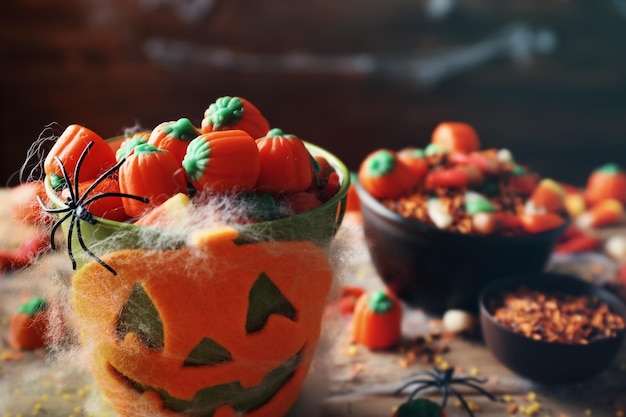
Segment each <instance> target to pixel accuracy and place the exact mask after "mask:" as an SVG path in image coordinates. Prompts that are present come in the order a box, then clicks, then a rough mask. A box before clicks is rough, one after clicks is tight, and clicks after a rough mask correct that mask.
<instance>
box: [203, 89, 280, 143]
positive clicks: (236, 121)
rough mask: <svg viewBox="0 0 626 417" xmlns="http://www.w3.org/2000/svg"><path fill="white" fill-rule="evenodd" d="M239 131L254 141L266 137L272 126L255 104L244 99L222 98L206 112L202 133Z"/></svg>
mask: <svg viewBox="0 0 626 417" xmlns="http://www.w3.org/2000/svg"><path fill="white" fill-rule="evenodd" d="M231 129H239V130H243V131H245V132H248V134H249V135H250V136H252V138H253V139H258V138H260V137H262V136H265V135H266V134H267V132H268V131H269V130H270V124H269V123H268V121H267V119H265V117H264V116H263V114H262V113H261V112H260V111H259V109H257V108H256V107H255V106H254V104H252V103H251V102H250V101H248V100H246V99H245V98H242V97H230V96H224V97H220V98H218V99H217V100H215V102H214V103H213V104H211V105H210V106H209V108H207V109H206V111H205V112H204V118H203V119H202V125H201V130H202V133H209V132H214V131H216V130H231Z"/></svg>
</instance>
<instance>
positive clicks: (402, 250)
mask: <svg viewBox="0 0 626 417" xmlns="http://www.w3.org/2000/svg"><path fill="white" fill-rule="evenodd" d="M355 187H356V190H357V193H358V196H359V199H360V201H361V213H362V215H363V230H364V233H365V238H366V241H367V246H368V249H369V252H370V256H371V258H372V262H373V264H374V266H375V267H376V270H377V272H378V274H379V275H380V277H381V279H382V281H383V282H384V283H385V285H386V286H387V287H388V288H389V289H390V290H391V291H393V292H394V293H395V294H396V295H397V296H398V297H399V298H400V299H402V300H403V301H405V302H406V303H408V304H409V305H411V306H414V307H419V308H421V309H423V310H425V311H426V312H428V313H431V314H434V315H441V314H443V313H444V312H445V311H446V310H449V309H462V310H466V311H470V312H474V313H478V307H477V306H478V302H477V301H478V295H479V294H480V291H481V290H482V289H483V287H484V286H485V285H486V284H487V283H489V282H491V281H493V280H494V279H496V278H499V277H502V276H506V275H511V274H516V273H534V272H541V271H543V270H544V268H545V265H546V263H547V261H548V258H549V256H550V253H551V252H552V249H553V248H554V246H555V245H556V243H557V241H558V239H559V237H560V236H561V234H562V233H563V232H564V231H565V229H566V228H567V225H568V222H565V224H563V225H562V226H561V227H559V228H557V229H554V230H550V231H547V232H543V233H537V234H533V235H519V236H501V235H487V236H477V235H464V234H460V233H452V232H447V231H443V230H439V229H436V228H434V227H431V226H429V225H428V224H426V223H423V222H420V221H418V220H415V219H407V218H405V217H403V216H401V215H400V214H398V213H396V212H394V211H392V210H390V209H389V208H387V207H385V206H384V205H383V204H382V203H381V202H380V201H378V200H377V199H375V198H374V197H372V196H371V195H370V194H369V193H368V192H367V191H365V189H364V188H363V187H362V186H361V185H360V184H359V183H358V181H357V182H356V183H355Z"/></svg>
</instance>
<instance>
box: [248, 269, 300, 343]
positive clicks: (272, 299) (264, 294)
mask: <svg viewBox="0 0 626 417" xmlns="http://www.w3.org/2000/svg"><path fill="white" fill-rule="evenodd" d="M271 314H280V315H281V316H285V317H287V318H288V319H289V320H292V321H295V320H296V309H295V308H294V306H293V305H292V304H291V303H290V302H289V300H287V298H285V296H284V295H283V294H282V293H281V292H280V290H279V289H278V287H277V286H276V285H275V284H274V283H273V282H272V281H271V280H270V278H269V277H268V276H267V275H266V274H265V273H264V272H261V274H260V275H259V277H258V278H257V280H256V281H255V282H254V284H253V285H252V288H251V289H250V294H249V296H248V314H247V317H246V332H247V333H248V334H250V333H254V332H257V331H259V330H261V329H262V328H263V327H265V324H266V323H267V319H268V318H269V316H270V315H271Z"/></svg>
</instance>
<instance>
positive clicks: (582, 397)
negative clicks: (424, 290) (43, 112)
mask: <svg viewBox="0 0 626 417" xmlns="http://www.w3.org/2000/svg"><path fill="white" fill-rule="evenodd" d="M7 196H8V191H7V190H0V249H7V248H12V247H15V246H16V245H17V244H19V241H20V240H21V239H23V238H24V237H25V236H27V235H28V234H30V233H35V232H36V230H34V229H33V228H30V227H26V226H23V225H19V224H17V223H15V222H13V221H11V217H10V211H9V208H8V205H7V204H6V201H7ZM3 203H4V204H3ZM332 250H333V254H334V256H333V257H332V258H333V259H334V262H335V268H336V285H335V287H336V288H335V291H334V292H337V291H336V289H338V288H339V287H341V286H342V285H346V284H350V285H360V286H362V287H365V288H375V287H381V286H382V284H381V282H380V280H379V279H378V277H377V275H376V272H375V270H374V268H373V267H372V265H371V264H370V261H369V257H368V254H367V251H366V248H365V245H364V240H363V237H362V230H361V228H360V225H359V223H358V221H356V220H355V218H354V217H349V218H348V219H347V220H346V222H345V223H344V225H343V226H342V228H341V230H340V232H339V235H338V237H337V239H336V242H335V244H334V246H333V248H332ZM592 259H594V260H593V261H584V260H583V261H581V262H579V263H578V264H576V265H574V264H567V263H566V262H565V263H564V262H562V261H561V262H559V263H558V264H556V263H554V262H553V263H552V268H560V269H567V268H574V270H576V271H578V272H580V274H581V276H585V277H587V278H592V279H598V277H599V276H601V275H602V276H603V277H602V279H606V276H609V275H611V273H612V271H610V268H611V265H608V266H607V265H600V267H599V266H598V265H599V263H598V262H597V260H595V258H592ZM68 264H69V262H68V259H67V257H66V256H65V254H64V253H63V251H62V250H59V251H57V252H54V253H51V254H48V255H46V256H45V257H43V258H42V259H41V260H40V261H39V262H38V263H37V264H36V265H34V266H32V267H29V268H27V269H24V270H22V271H17V272H13V273H9V274H5V275H4V276H3V277H2V278H0V416H2V417H5V416H6V417H18V416H21V417H26V416H54V417H57V416H73V417H86V416H94V417H96V416H102V417H105V416H106V417H114V416H115V414H114V413H113V412H112V411H111V410H110V409H109V408H108V407H107V405H106V401H104V400H103V399H102V397H101V396H100V394H99V392H98V388H97V385H96V384H95V383H94V381H93V379H92V378H91V376H90V375H89V374H88V372H87V371H86V370H85V367H84V363H85V361H84V359H83V357H82V356H81V355H82V352H80V349H75V348H74V349H70V348H67V349H57V350H55V351H52V352H50V351H43V350H40V351H35V352H18V351H16V350H14V349H12V348H11V347H10V345H9V343H8V331H9V321H10V316H11V314H12V313H13V312H14V311H16V309H17V307H18V306H19V304H20V303H21V302H22V301H23V300H24V299H26V298H28V297H30V296H36V295H45V296H49V295H50V294H56V296H59V297H62V296H63V295H64V294H65V293H64V292H63V290H62V289H63V287H64V285H65V286H66V283H67V282H68V279H69V277H70V276H71V270H70V268H69V265H68ZM60 288H61V290H60ZM329 306H330V303H329ZM404 312H405V314H404V321H403V336H404V340H403V342H402V343H401V345H400V346H399V347H397V348H394V349H392V350H389V351H384V352H371V351H369V350H368V349H366V348H363V347H360V346H353V345H351V344H350V340H349V335H348V325H349V320H350V319H349V317H342V316H341V315H339V314H338V313H336V312H334V310H333V309H332V308H331V307H329V309H328V314H327V316H326V318H325V320H324V325H323V334H322V338H321V341H320V344H319V346H318V353H317V357H316V359H315V362H314V364H313V367H312V370H311V373H310V376H309V378H308V380H307V383H306V385H305V388H304V390H303V392H302V395H301V398H300V399H299V401H298V403H297V405H296V407H295V408H294V410H293V411H292V413H291V415H292V416H294V417H295V416H298V417H299V416H303V417H309V416H311V417H315V416H317V417H347V416H359V417H374V416H375V417H381V416H390V415H391V414H392V412H393V410H394V408H396V407H397V406H398V405H400V404H401V403H402V402H403V401H404V400H405V399H406V397H405V396H397V395H394V392H395V391H396V390H397V388H398V387H399V386H400V385H401V384H402V382H403V381H404V380H406V378H407V377H408V376H409V375H410V374H411V373H413V372H415V371H418V370H425V369H431V368H432V366H433V365H434V364H437V365H439V366H454V367H455V372H457V373H458V374H459V375H476V376H479V377H484V378H485V379H486V381H487V382H486V383H485V384H484V385H483V387H484V388H485V389H486V390H488V391H489V392H491V393H493V394H494V395H495V396H496V397H497V398H498V399H499V401H498V402H492V401H490V400H488V399H487V398H485V397H483V396H481V395H477V394H476V392H474V391H471V390H466V389H464V388H459V390H460V391H461V392H462V393H463V395H464V396H465V398H466V399H467V400H468V401H471V402H472V403H474V404H475V406H476V407H477V411H475V415H476V416H477V417H481V416H482V417H495V416H505V415H509V414H508V413H509V410H510V407H512V404H516V405H517V407H518V411H517V414H516V415H530V413H529V412H527V413H524V410H525V409H528V407H529V406H530V404H532V403H533V402H538V403H539V404H540V410H539V411H537V412H536V413H534V414H533V415H536V416H541V417H548V416H550V417H565V416H567V417H583V416H594V417H595V416H600V417H615V416H620V415H623V411H620V410H621V408H620V407H625V406H626V347H623V348H622V350H621V352H620V356H619V358H618V359H617V361H616V362H615V363H614V364H613V365H612V366H611V368H610V369H609V370H607V371H606V372H604V373H602V374H601V375H599V376H598V377H596V378H594V379H592V380H591V381H588V382H585V383H582V384H577V385H573V386H541V385H537V384H534V383H532V382H531V381H528V380H526V379H524V378H521V377H519V376H517V375H515V374H513V373H512V372H511V371H509V370H508V369H506V368H505V367H504V366H502V365H501V364H499V363H498V362H497V361H496V360H495V359H494V358H493V357H492V355H491V354H490V352H489V351H488V350H487V349H486V347H485V345H484V343H483V341H482V340H481V338H480V335H470V336H456V337H451V335H448V334H446V333H445V332H442V331H441V326H440V322H439V321H438V320H437V319H435V318H432V317H428V316H426V315H425V314H424V313H423V312H421V311H420V310H417V309H411V308H409V307H407V306H404ZM532 360H533V358H530V357H529V358H528V361H532ZM572 366H576V364H575V363H573V364H572ZM423 395H424V396H427V397H428V398H431V399H433V400H435V401H439V400H440V399H441V397H440V395H439V393H438V392H436V391H432V390H431V391H424V393H423ZM505 400H508V401H509V402H506V401H505ZM446 412H447V415H448V416H450V417H457V416H466V415H467V413H466V412H465V411H464V410H462V409H461V408H459V407H458V404H457V401H455V398H451V399H450V401H449V402H448V406H447V407H446ZM620 413H622V414H620Z"/></svg>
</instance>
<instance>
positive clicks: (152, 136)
mask: <svg viewBox="0 0 626 417" xmlns="http://www.w3.org/2000/svg"><path fill="white" fill-rule="evenodd" d="M44 170H45V173H46V175H47V177H48V178H49V180H50V183H51V185H52V187H53V188H54V189H55V190H58V192H59V193H60V196H61V197H62V199H63V200H64V201H73V202H75V203H76V204H77V203H78V202H79V201H80V204H82V205H83V206H85V208H86V209H87V210H88V212H89V213H90V214H91V215H93V216H96V217H102V218H105V219H109V220H115V221H121V222H138V223H139V224H142V225H149V224H154V223H155V222H156V223H158V220H159V218H160V216H159V215H157V214H155V212H154V211H153V210H155V209H156V208H157V207H159V206H161V205H162V204H163V203H165V202H166V201H169V203H168V204H169V205H170V206H176V205H178V206H189V203H190V202H191V201H192V200H191V199H192V198H193V199H194V200H193V201H206V200H207V199H211V198H213V197H215V196H224V195H229V196H233V197H234V198H236V199H238V201H241V202H242V206H244V207H246V209H245V211H244V212H243V213H240V215H239V216H238V221H240V222H242V223H248V222H259V221H266V220H274V219H278V218H282V217H286V216H289V215H292V214H297V213H301V212H304V211H307V210H310V209H312V208H315V207H317V206H320V205H321V204H323V203H324V202H325V201H327V200H328V199H329V198H331V197H332V196H333V195H335V194H336V192H337V191H338V189H339V182H340V178H339V175H338V173H337V172H335V170H334V169H333V168H332V167H331V166H330V164H329V163H328V161H327V160H326V159H325V158H324V157H322V156H317V155H316V156H313V155H311V153H310V152H309V150H308V149H307V146H306V145H305V143H304V142H303V141H302V140H300V139H299V138H298V137H296V136H294V135H290V134H285V133H284V132H283V131H282V130H280V129H270V125H269V123H268V121H267V120H266V119H265V117H264V116H263V114H262V113H261V112H260V111H259V110H258V109H257V108H256V107H255V106H254V105H253V104H252V103H250V102H249V101H248V100H246V99H244V98H241V97H228V96H226V97H221V98H218V99H217V100H216V101H215V102H214V103H212V104H211V105H210V106H209V107H208V108H207V109H206V111H205V112H204V117H203V119H202V123H201V126H200V127H196V126H194V124H193V123H192V122H191V121H190V120H189V119H187V118H181V119H179V120H176V121H168V122H163V123H161V124H159V125H158V126H156V127H155V128H154V129H153V130H151V131H145V132H139V133H135V134H132V135H128V136H127V137H124V138H119V140H117V141H105V140H104V139H103V138H101V137H100V136H99V135H98V134H96V133H94V132H92V131H91V130H89V129H87V128H85V127H83V126H80V125H71V126H69V127H67V129H66V130H65V131H64V132H63V134H61V136H60V137H59V138H58V140H57V141H56V143H55V144H54V146H53V147H52V149H51V150H50V152H49V153H48V155H47V157H46V159H45V161H44ZM75 178H76V179H75ZM75 181H78V187H77V188H78V189H77V190H75V189H74V190H72V188H75ZM68 185H71V187H68ZM76 191H77V192H76ZM76 194H77V195H76ZM103 195H106V198H103V197H102V196H103ZM172 199H173V200H172ZM170 208H171V207H170ZM167 209H168V208H167V206H165V208H162V209H160V210H157V211H156V213H159V211H161V212H163V211H167ZM161 214H162V213H161Z"/></svg>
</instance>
